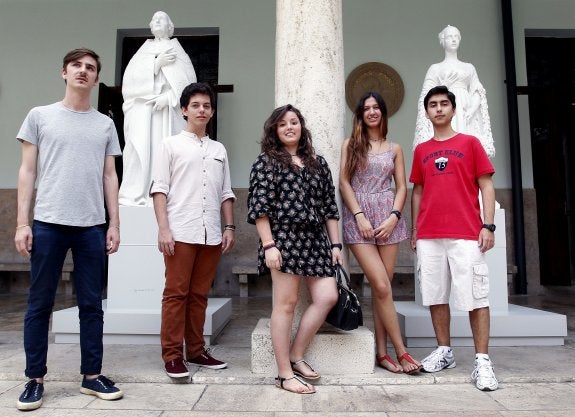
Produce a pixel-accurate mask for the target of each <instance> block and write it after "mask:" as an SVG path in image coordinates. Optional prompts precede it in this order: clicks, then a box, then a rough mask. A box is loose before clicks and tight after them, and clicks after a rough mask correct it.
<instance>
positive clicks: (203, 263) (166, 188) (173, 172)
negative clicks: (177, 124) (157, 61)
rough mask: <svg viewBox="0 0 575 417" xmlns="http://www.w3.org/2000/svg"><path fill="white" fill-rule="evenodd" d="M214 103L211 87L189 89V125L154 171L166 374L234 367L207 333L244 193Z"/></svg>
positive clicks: (162, 149) (185, 104)
mask: <svg viewBox="0 0 575 417" xmlns="http://www.w3.org/2000/svg"><path fill="white" fill-rule="evenodd" d="M214 105H215V96H214V93H213V91H212V89H211V88H210V87H209V85H208V84H205V83H192V84H190V85H188V86H187V87H186V88H185V89H184V91H183V92H182V96H181V98H180V106H181V109H182V113H183V115H184V119H185V120H186V122H187V126H186V128H185V129H184V130H183V131H182V132H181V133H180V134H178V135H175V136H170V137H167V138H165V139H164V140H163V141H162V143H161V144H160V146H159V147H158V149H157V150H156V162H155V163H154V168H153V173H152V185H151V188H150V195H151V196H152V198H153V200H154V210H155V213H156V219H157V221H158V249H159V251H160V252H162V254H163V255H164V261H165V265H166V284H165V287H164V293H163V298H162V326H161V332H160V340H161V344H162V359H163V360H164V363H165V370H166V373H167V374H168V375H169V376H171V377H173V378H180V377H187V376H189V372H188V369H187V366H186V362H187V364H189V365H196V366H202V367H206V368H211V369H221V368H225V367H226V366H227V364H226V363H225V362H223V361H220V360H218V359H215V358H213V357H212V356H211V355H210V353H209V352H208V351H207V350H206V349H205V347H204V337H203V328H204V321H205V312H206V307H207V303H208V292H209V290H210V287H211V285H212V282H213V280H214V276H215V273H216V269H217V265H218V261H219V259H220V256H221V255H222V254H224V253H227V252H229V251H230V250H231V249H232V247H233V245H234V231H235V225H234V218H233V202H234V200H235V199H236V196H235V195H234V193H233V191H232V188H231V181H230V169H229V165H228V157H227V153H226V149H225V148H224V146H223V145H222V144H221V143H220V142H216V141H214V140H212V139H210V137H209V136H208V132H209V131H210V127H211V123H210V121H211V119H212V117H213V116H214V113H215V108H214ZM222 216H223V219H224V224H225V226H224V231H223V234H222V231H221V220H222ZM184 341H185V348H184ZM184 349H185V352H184Z"/></svg>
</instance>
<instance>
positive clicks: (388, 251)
mask: <svg viewBox="0 0 575 417" xmlns="http://www.w3.org/2000/svg"><path fill="white" fill-rule="evenodd" d="M398 248H399V244H394V245H385V246H378V247H377V249H378V251H379V256H380V258H381V260H382V262H383V266H384V268H385V271H386V272H387V276H388V277H389V283H390V285H391V282H392V281H393V271H394V269H395V262H396V261H397V251H398ZM372 304H373V327H374V330H375V348H376V349H375V352H376V356H377V358H381V357H383V356H385V355H387V331H386V330H385V326H384V325H383V321H382V320H381V318H380V317H379V310H378V309H377V308H376V307H375V304H376V298H373V299H372ZM379 364H380V365H381V366H383V367H384V368H385V369H387V370H388V371H391V372H402V371H403V368H402V367H401V366H394V365H393V364H392V363H389V362H388V361H380V362H379Z"/></svg>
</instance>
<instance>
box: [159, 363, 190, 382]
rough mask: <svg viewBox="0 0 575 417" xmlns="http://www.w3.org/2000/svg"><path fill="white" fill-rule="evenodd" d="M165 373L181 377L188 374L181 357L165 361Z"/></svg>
mask: <svg viewBox="0 0 575 417" xmlns="http://www.w3.org/2000/svg"><path fill="white" fill-rule="evenodd" d="M165 368H166V373H167V374H168V376H171V377H172V378H183V377H185V376H190V373H189V372H188V368H186V364H185V363H184V361H183V359H174V360H173V361H168V362H166V366H165Z"/></svg>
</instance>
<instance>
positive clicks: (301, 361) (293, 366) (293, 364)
mask: <svg viewBox="0 0 575 417" xmlns="http://www.w3.org/2000/svg"><path fill="white" fill-rule="evenodd" d="M300 363H301V364H304V365H305V366H307V367H308V368H309V369H310V370H311V371H312V372H315V369H313V368H312V367H311V365H310V364H309V363H307V362H306V360H305V359H300V360H299V361H295V362H292V361H290V364H291V369H292V371H293V373H294V374H296V375H297V376H299V377H301V378H305V379H308V380H310V381H315V380H316V379H320V378H321V375H319V374H318V375H312V376H308V375H304V374H303V373H301V372H300V371H298V370H297V369H295V367H296V366H297V365H299V364H300ZM316 374H317V372H316Z"/></svg>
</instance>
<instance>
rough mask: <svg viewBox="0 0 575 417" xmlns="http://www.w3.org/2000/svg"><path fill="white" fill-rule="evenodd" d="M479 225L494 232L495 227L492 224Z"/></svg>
mask: <svg viewBox="0 0 575 417" xmlns="http://www.w3.org/2000/svg"><path fill="white" fill-rule="evenodd" d="M481 227H482V228H484V229H487V230H489V231H490V232H495V229H496V227H495V225H494V224H485V223H484V224H483V226H481Z"/></svg>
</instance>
